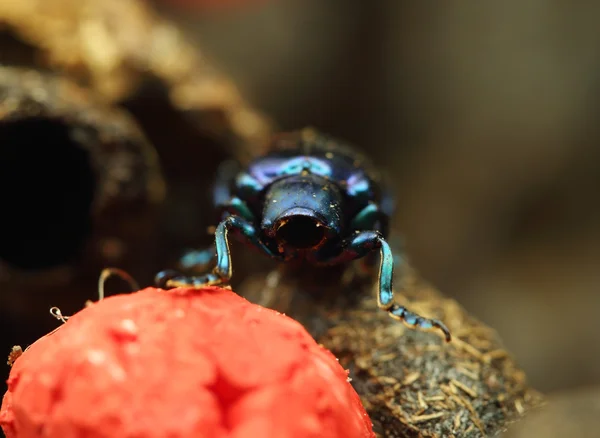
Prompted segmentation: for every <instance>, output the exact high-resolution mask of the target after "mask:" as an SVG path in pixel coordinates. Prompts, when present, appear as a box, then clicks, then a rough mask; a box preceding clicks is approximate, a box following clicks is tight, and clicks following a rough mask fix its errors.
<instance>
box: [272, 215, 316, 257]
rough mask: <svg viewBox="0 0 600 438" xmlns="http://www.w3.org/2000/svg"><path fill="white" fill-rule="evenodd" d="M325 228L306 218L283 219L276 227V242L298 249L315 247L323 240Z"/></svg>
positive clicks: (314, 220)
mask: <svg viewBox="0 0 600 438" xmlns="http://www.w3.org/2000/svg"><path fill="white" fill-rule="evenodd" d="M325 230H326V229H325V227H324V226H322V225H321V223H320V222H319V221H317V220H316V219H314V218H311V217H308V216H296V217H291V218H289V219H285V220H284V221H282V222H281V225H279V227H277V240H280V241H283V242H285V243H286V244H287V245H290V246H293V247H294V248H298V249H306V248H312V247H315V246H317V245H318V244H319V243H321V242H322V241H323V239H324V238H325Z"/></svg>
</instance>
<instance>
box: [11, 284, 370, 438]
mask: <svg viewBox="0 0 600 438" xmlns="http://www.w3.org/2000/svg"><path fill="white" fill-rule="evenodd" d="M0 425H2V428H3V429H4V432H5V433H6V435H7V438H30V437H31V438H33V437H48V438H52V437H57V438H70V437H77V438H92V437H94V438H96V437H98V438H100V437H103V438H104V437H110V438H120V437H123V438H128V437H135V438H150V437H156V438H159V437H160V438H165V437H169V438H183V437H194V438H197V437H211V438H212V437H214V438H225V437H228V438H241V437H249V438H253V437H260V438H270V437H278V438H294V437H302V438H312V437H315V438H316V437H319V438H321V437H331V438H336V437H340V438H353V437H356V438H366V437H370V438H371V437H374V434H373V432H372V430H371V422H370V420H369V418H368V416H367V414H366V412H365V411H364V409H363V407H362V405H361V403H360V399H359V398H358V395H357V394H356V392H354V390H353V389H352V387H351V386H350V384H349V383H348V381H347V373H346V371H344V370H343V368H342V367H341V366H340V365H339V363H338V362H337V361H336V359H335V357H334V356H333V355H332V354H331V353H330V352H328V351H327V350H325V349H324V348H322V347H320V346H319V345H317V343H316V342H315V341H314V340H313V339H312V338H311V337H310V335H309V334H308V333H307V332H306V331H305V330H304V328H303V327H302V326H301V325H300V324H299V323H297V322H295V321H293V320H292V319H290V318H288V317H286V316H284V315H281V314H279V313H277V312H274V311H272V310H268V309H265V308H262V307H259V306H256V305H254V304H251V303H249V302H248V301H246V300H245V299H243V298H241V297H239V296H237V295H235V294H234V293H232V292H231V291H228V290H226V289H219V288H206V289H203V290H193V289H174V290H171V291H163V290H159V289H153V288H148V289H144V290H142V291H140V292H137V293H133V294H128V295H118V296H114V297H110V298H107V299H105V300H103V301H101V302H98V303H96V304H93V305H92V306H90V307H87V308H85V309H84V310H82V311H81V312H79V313H77V314H76V315H74V316H73V317H72V318H71V319H69V321H68V322H67V323H66V324H64V325H63V326H62V327H61V328H60V329H59V330H58V331H56V332H54V333H52V334H50V335H48V336H45V337H43V338H41V339H40V340H39V341H37V342H36V343H35V344H33V345H32V346H31V348H29V349H28V350H27V351H26V352H25V353H24V354H23V355H22V356H21V357H19V358H18V359H17V361H16V362H15V364H14V366H13V368H12V370H11V373H10V377H9V379H8V392H7V393H6V395H5V396H4V400H3V403H2V409H1V411H0Z"/></svg>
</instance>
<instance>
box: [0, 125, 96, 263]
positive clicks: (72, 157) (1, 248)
mask: <svg viewBox="0 0 600 438" xmlns="http://www.w3.org/2000/svg"><path fill="white" fill-rule="evenodd" d="M94 176H95V175H94V172H93V169H92V166H91V163H90V157H89V154H88V152H87V151H86V150H84V149H82V148H81V147H80V146H79V145H78V144H77V142H75V141H74V140H73V139H71V137H70V135H69V127H68V126H67V125H65V124H64V123H62V122H61V121H57V120H52V119H47V118H41V117H40V118H29V119H23V120H17V121H3V122H0V193H1V196H0V202H1V203H2V210H1V211H2V213H3V214H2V216H3V220H2V226H1V228H0V258H1V259H3V260H4V261H5V262H7V263H8V264H10V265H12V266H15V267H18V268H21V269H26V270H36V269H44V268H50V267H53V266H57V265H61V264H63V263H66V262H68V261H70V260H72V259H73V258H75V257H76V256H77V254H78V253H79V251H80V250H81V248H82V246H83V244H84V243H85V241H86V238H87V237H88V235H89V233H90V231H91V205H92V201H93V198H94V192H95V177H94Z"/></svg>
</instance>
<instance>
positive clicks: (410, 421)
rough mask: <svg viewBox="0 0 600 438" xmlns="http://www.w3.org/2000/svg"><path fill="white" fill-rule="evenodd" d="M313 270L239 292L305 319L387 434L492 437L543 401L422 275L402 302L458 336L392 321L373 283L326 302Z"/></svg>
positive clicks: (480, 329) (489, 332) (490, 339)
mask: <svg viewBox="0 0 600 438" xmlns="http://www.w3.org/2000/svg"><path fill="white" fill-rule="evenodd" d="M308 277H309V276H305V279H304V280H302V279H300V278H297V277H296V278H294V279H291V278H290V276H289V275H283V276H279V277H278V281H277V282H274V283H275V287H274V290H275V291H276V292H277V293H269V292H268V290H269V287H268V285H267V287H266V289H267V293H266V294H265V293H264V290H265V284H264V283H263V286H262V289H263V292H262V293H259V292H258V290H259V289H261V286H259V284H260V282H259V280H258V277H256V278H254V279H250V280H249V281H247V282H245V283H244V284H242V286H241V287H240V288H239V290H240V291H242V292H243V293H245V294H247V295H248V296H249V298H250V299H252V300H256V301H262V303H263V304H265V305H269V306H271V307H274V308H276V309H277V310H280V311H282V312H285V313H286V314H288V315H289V316H292V317H293V318H296V319H298V320H299V321H301V322H302V323H303V324H304V325H305V326H306V327H307V328H308V329H309V331H311V332H312V334H313V335H314V336H315V337H316V338H317V340H318V341H319V342H320V343H322V344H323V345H324V346H325V347H327V348H329V349H330V350H331V351H332V352H333V353H334V354H335V355H336V356H337V357H338V358H339V360H340V362H341V364H342V365H343V366H344V367H345V368H347V369H349V370H350V377H351V379H352V383H353V384H354V387H355V388H356V390H357V391H358V393H359V394H360V396H361V397H362V400H363V403H364V404H365V407H366V408H367V411H368V412H369V414H370V416H371V419H372V421H373V423H374V430H375V431H376V433H377V434H378V435H379V436H381V437H390V438H391V437H419V436H423V437H445V438H446V437H483V436H491V435H495V434H497V433H499V432H501V431H503V430H505V429H506V428H507V427H508V426H509V424H511V423H512V422H514V421H516V420H518V419H519V418H520V417H521V416H523V415H524V414H525V412H526V411H528V410H529V409H530V408H532V407H535V406H538V405H540V403H541V402H542V397H541V395H540V394H539V393H537V392H536V391H534V390H532V389H531V388H529V386H528V385H527V381H526V378H525V374H524V373H523V371H522V370H521V369H519V368H518V366H517V364H516V362H515V361H514V359H513V358H512V357H511V356H510V354H509V353H508V352H507V351H506V350H504V348H503V347H502V344H501V342H500V340H499V338H498V335H497V334H496V333H495V331H494V330H493V329H491V328H489V327H487V326H485V325H483V324H482V323H481V322H479V321H477V320H476V319H474V318H472V317H470V316H469V315H468V314H467V313H466V312H465V311H464V309H462V308H461V307H460V306H459V305H458V304H457V303H456V302H455V301H454V300H452V299H448V298H444V297H443V296H442V295H441V294H440V293H439V292H437V291H435V290H434V289H433V288H431V287H429V286H428V285H425V284H423V283H422V282H420V281H418V280H417V279H416V277H415V276H414V275H411V277H410V278H409V280H408V281H407V282H406V283H405V287H404V289H403V293H402V294H398V295H399V296H398V297H397V298H398V301H399V302H400V303H401V304H404V305H406V306H407V307H409V308H411V309H412V310H414V311H416V312H418V313H420V314H422V315H424V316H428V317H434V318H438V319H441V320H442V321H444V322H445V323H446V324H447V325H448V327H449V328H450V330H451V331H452V334H453V341H452V342H451V343H449V344H447V343H445V342H444V340H443V339H442V338H441V336H439V335H438V333H437V332H432V333H424V332H418V331H414V330H411V329H408V328H406V327H404V326H403V325H402V324H400V323H398V322H397V321H394V320H392V319H391V318H389V317H388V315H387V314H386V312H382V311H381V310H379V309H378V308H377V303H376V301H375V294H374V293H372V291H371V290H370V289H371V287H370V286H364V287H363V289H362V293H360V294H358V296H357V294H356V291H357V290H360V289H359V288H360V287H359V286H357V285H356V282H352V283H351V284H348V285H347V286H345V290H346V291H347V292H346V295H344V294H340V295H339V296H338V298H337V299H335V300H333V301H331V300H330V301H328V302H327V303H325V302H324V300H323V297H324V296H325V295H324V294H325V291H324V290H312V289H311V287H310V286H307V285H306V278H308ZM311 277H312V276H311ZM314 278H316V277H312V279H313V280H314ZM313 280H311V281H313ZM309 289H310V290H311V293H307V292H306V291H307V290H309ZM317 289H318V288H317ZM313 292H316V293H313ZM259 295H260V296H259ZM265 297H266V298H265ZM353 297H354V298H355V299H353ZM349 298H350V299H349ZM344 308H345V309H344Z"/></svg>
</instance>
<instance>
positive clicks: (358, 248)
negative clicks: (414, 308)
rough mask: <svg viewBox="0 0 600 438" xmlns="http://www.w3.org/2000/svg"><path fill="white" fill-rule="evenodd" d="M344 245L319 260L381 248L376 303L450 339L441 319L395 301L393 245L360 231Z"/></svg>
mask: <svg viewBox="0 0 600 438" xmlns="http://www.w3.org/2000/svg"><path fill="white" fill-rule="evenodd" d="M341 249H342V250H341V252H340V253H338V254H337V255H335V256H333V257H326V258H324V259H322V260H320V262H321V263H323V264H328V265H335V264H340V263H347V262H349V261H352V260H355V259H359V258H362V257H365V256H367V255H368V254H371V253H372V252H373V251H375V250H379V256H380V263H379V285H378V293H377V304H378V305H379V308H381V309H382V310H386V311H388V312H389V314H390V316H391V317H392V318H394V319H397V320H400V321H402V322H404V323H405V324H406V325H408V326H410V327H411V328H419V329H422V330H430V329H434V328H437V329H439V330H441V331H442V332H443V333H444V336H445V338H446V341H448V342H449V341H450V339H451V336H450V331H449V330H448V329H447V328H446V326H445V325H444V324H443V323H442V322H441V321H438V320H436V319H428V318H424V317H422V316H420V315H417V314H416V313H413V312H411V311H409V310H408V309H407V308H406V307H404V306H401V305H399V304H397V303H395V302H394V292H393V289H392V279H393V276H394V256H393V255H392V250H391V249H390V246H389V245H388V243H387V242H386V241H385V239H384V238H383V236H382V235H381V234H380V233H379V232H377V231H362V232H357V233H356V234H355V235H354V236H352V237H350V238H348V239H345V240H344V241H343V242H342V244H341Z"/></svg>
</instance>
